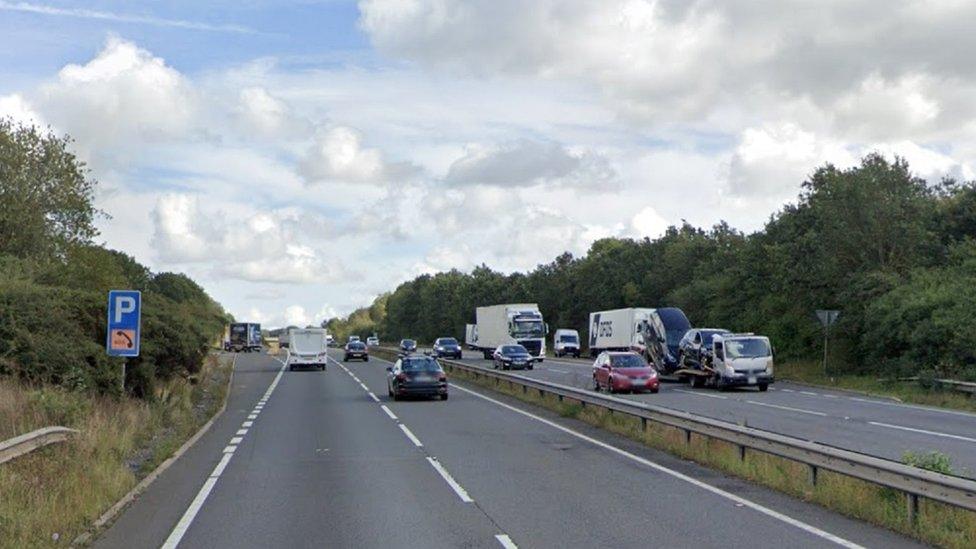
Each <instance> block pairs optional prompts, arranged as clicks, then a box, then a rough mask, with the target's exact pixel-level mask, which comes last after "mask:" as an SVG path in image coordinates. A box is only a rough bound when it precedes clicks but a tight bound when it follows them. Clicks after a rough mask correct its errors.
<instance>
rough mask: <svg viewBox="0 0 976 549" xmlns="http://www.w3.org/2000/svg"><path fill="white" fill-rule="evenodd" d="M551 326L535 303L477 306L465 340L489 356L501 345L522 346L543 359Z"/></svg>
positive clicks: (471, 347)
mask: <svg viewBox="0 0 976 549" xmlns="http://www.w3.org/2000/svg"><path fill="white" fill-rule="evenodd" d="M548 331H549V328H548V326H546V323H545V322H544V321H543V319H542V313H541V312H539V306H538V305H536V304H535V303H514V304H507V305H492V306H489V307H478V308H477V309H476V310H475V324H468V325H467V329H466V330H465V338H464V339H465V343H466V344H467V345H468V348H470V349H473V350H475V351H481V352H482V354H484V357H485V359H490V358H491V356H492V353H493V352H494V351H495V348H497V347H498V346H499V345H515V344H518V345H521V346H523V347H525V349H526V350H527V351H529V354H531V355H532V356H534V357H538V360H539V361H542V360H543V358H544V357H545V356H546V334H547V333H548Z"/></svg>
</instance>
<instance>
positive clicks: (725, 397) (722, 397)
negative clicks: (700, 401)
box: [674, 389, 729, 400]
mask: <svg viewBox="0 0 976 549" xmlns="http://www.w3.org/2000/svg"><path fill="white" fill-rule="evenodd" d="M674 391H675V392H677V393H685V394H688V395H697V396H703V397H708V398H720V399H722V400H727V399H728V398H729V397H727V396H722V395H713V394H711V393H703V392H701V391H686V390H684V389H674Z"/></svg>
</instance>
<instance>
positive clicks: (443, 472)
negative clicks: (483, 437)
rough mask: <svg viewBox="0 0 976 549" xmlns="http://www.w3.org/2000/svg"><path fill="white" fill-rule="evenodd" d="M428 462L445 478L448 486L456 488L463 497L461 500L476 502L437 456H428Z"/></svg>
mask: <svg viewBox="0 0 976 549" xmlns="http://www.w3.org/2000/svg"><path fill="white" fill-rule="evenodd" d="M427 462H428V463H430V464H431V465H432V466H433V467H434V469H435V470H436V471H437V472H438V473H439V474H440V475H441V478H443V479H444V482H446V483H447V484H448V486H450V487H451V489H452V490H454V493H455V494H457V496H458V497H459V498H461V501H463V502H464V503H472V502H474V500H473V499H471V496H469V495H468V492H467V490H465V489H464V488H463V487H462V486H461V485H460V484H458V482H457V481H456V480H454V477H452V476H451V474H450V473H448V472H447V469H445V468H444V466H443V465H441V463H440V462H439V461H437V459H436V458H432V457H429V456H428V457H427Z"/></svg>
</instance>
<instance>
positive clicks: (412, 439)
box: [398, 423, 423, 448]
mask: <svg viewBox="0 0 976 549" xmlns="http://www.w3.org/2000/svg"><path fill="white" fill-rule="evenodd" d="M398 426H399V427H400V430H401V431H403V434H405V435H407V438H409V439H410V442H412V443H413V445H414V446H416V447H417V448H422V447H423V444H422V443H421V442H420V439H419V438H417V437H416V436H415V435H414V434H413V433H411V432H410V429H407V426H406V425H404V424H402V423H400V424H398Z"/></svg>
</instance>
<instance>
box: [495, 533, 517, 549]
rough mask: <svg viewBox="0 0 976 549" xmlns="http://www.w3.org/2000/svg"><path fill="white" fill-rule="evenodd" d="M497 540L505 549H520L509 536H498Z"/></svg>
mask: <svg viewBox="0 0 976 549" xmlns="http://www.w3.org/2000/svg"><path fill="white" fill-rule="evenodd" d="M495 539H497V540H498V543H500V544H502V547H504V548H505V549H518V545H515V542H514V541H512V538H510V537H508V534H496V535H495Z"/></svg>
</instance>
